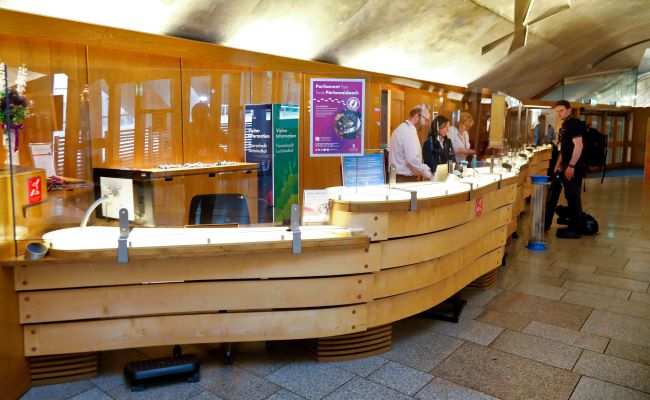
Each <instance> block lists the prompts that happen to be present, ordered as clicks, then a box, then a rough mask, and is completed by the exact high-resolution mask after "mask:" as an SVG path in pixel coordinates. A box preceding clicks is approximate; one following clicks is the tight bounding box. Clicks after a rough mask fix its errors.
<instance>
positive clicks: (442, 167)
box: [432, 164, 449, 182]
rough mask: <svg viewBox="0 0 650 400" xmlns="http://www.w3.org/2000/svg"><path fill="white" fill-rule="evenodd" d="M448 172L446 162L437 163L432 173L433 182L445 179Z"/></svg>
mask: <svg viewBox="0 0 650 400" xmlns="http://www.w3.org/2000/svg"><path fill="white" fill-rule="evenodd" d="M448 174H449V168H448V167H447V164H438V166H437V167H436V172H435V174H433V179H432V181H434V182H444V181H445V180H447V175H448Z"/></svg>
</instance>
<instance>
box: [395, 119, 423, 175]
mask: <svg viewBox="0 0 650 400" xmlns="http://www.w3.org/2000/svg"><path fill="white" fill-rule="evenodd" d="M388 151H389V153H388V162H389V163H390V164H395V166H396V167H397V173H398V174H399V175H408V176H424V177H425V178H426V179H431V170H430V169H429V167H428V166H427V165H426V164H423V163H422V146H421V145H420V139H418V132H417V130H416V129H415V126H414V125H413V123H411V121H408V120H407V121H404V122H402V123H401V124H400V125H399V126H398V127H397V128H395V130H394V131H393V134H392V135H391V137H390V145H389V146H388Z"/></svg>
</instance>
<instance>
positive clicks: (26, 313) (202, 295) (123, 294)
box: [19, 274, 373, 324]
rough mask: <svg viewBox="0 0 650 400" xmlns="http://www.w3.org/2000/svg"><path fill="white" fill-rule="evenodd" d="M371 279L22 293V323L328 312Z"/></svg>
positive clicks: (360, 296)
mask: <svg viewBox="0 0 650 400" xmlns="http://www.w3.org/2000/svg"><path fill="white" fill-rule="evenodd" d="M372 283H373V275H372V274H363V275H349V276H342V277H322V278H309V279H268V280H266V279H265V280H244V281H213V282H189V283H188V282H185V283H168V284H164V283H160V284H146V285H129V286H103V287H95V288H84V289H66V290H42V291H34V292H21V293H20V296H19V303H20V317H21V323H22V324H34V323H41V322H55V321H73V320H86V319H98V318H119V317H134V316H147V315H157V314H187V313H195V312H219V311H221V310H228V311H242V310H256V309H257V310H259V309H271V308H278V309H286V308H308V307H331V306H339V305H346V304H355V303H361V302H367V301H370V300H371V299H372V298H371V296H370V289H371V287H372Z"/></svg>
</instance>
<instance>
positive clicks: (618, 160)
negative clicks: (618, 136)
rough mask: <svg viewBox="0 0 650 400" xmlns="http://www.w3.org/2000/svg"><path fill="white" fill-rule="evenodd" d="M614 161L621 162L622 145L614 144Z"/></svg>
mask: <svg viewBox="0 0 650 400" xmlns="http://www.w3.org/2000/svg"><path fill="white" fill-rule="evenodd" d="M614 162H615V163H616V164H619V163H622V162H623V146H616V158H615V161H614Z"/></svg>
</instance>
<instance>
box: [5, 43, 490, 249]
mask: <svg viewBox="0 0 650 400" xmlns="http://www.w3.org/2000/svg"><path fill="white" fill-rule="evenodd" d="M25 49H30V51H29V52H28V51H25ZM0 57H1V59H2V60H3V61H4V63H5V64H6V66H7V68H6V70H7V73H6V78H7V82H8V88H9V92H11V90H16V92H17V93H18V92H19V96H18V97H16V99H14V100H16V101H19V102H22V103H20V104H22V107H23V108H22V109H20V110H18V111H19V112H18V113H15V114H14V115H19V117H20V118H19V119H17V120H16V119H14V120H11V121H9V120H7V121H5V122H6V123H4V124H3V128H4V129H3V141H2V145H1V151H0V166H2V167H1V170H0V180H1V182H0V190H1V191H2V193H0V194H1V197H2V200H1V201H0V213H1V214H2V215H1V216H2V218H1V220H2V226H1V227H0V236H1V240H0V245H1V247H0V257H12V256H15V255H21V254H23V253H24V248H25V245H26V244H27V243H29V242H34V241H40V240H42V238H43V235H44V234H45V233H47V232H51V231H55V230H59V229H64V228H78V227H80V226H81V225H82V224H85V225H86V226H88V227H110V228H117V227H118V223H119V217H120V210H121V209H122V208H124V209H126V210H127V211H128V221H129V222H128V223H129V227H130V228H131V229H133V228H138V229H139V228H148V227H157V228H182V227H187V226H192V227H195V226H201V227H208V226H212V227H220V228H229V227H235V226H242V227H244V226H257V227H260V226H261V227H273V226H279V225H288V224H289V222H290V219H291V205H292V204H298V203H300V202H301V201H302V194H303V191H304V190H305V189H325V188H327V187H334V186H342V185H343V184H344V177H345V171H343V173H342V158H341V157H340V156H335V157H312V156H310V133H311V129H312V128H311V126H310V118H311V114H312V112H313V110H311V100H312V98H311V97H312V95H311V92H310V89H311V88H310V80H311V79H312V78H325V79H346V80H354V79H357V80H362V82H363V83H362V85H363V87H364V91H365V104H363V105H362V107H363V108H362V111H363V114H362V115H363V121H362V124H363V125H362V126H363V137H362V140H363V142H362V144H363V149H364V150H363V153H362V154H363V155H365V156H372V157H374V159H373V160H374V161H376V163H377V166H378V170H377V172H378V173H379V171H380V172H381V173H383V175H382V176H381V177H380V178H378V179H379V180H378V182H381V185H384V183H385V182H387V172H386V163H385V158H386V157H385V152H384V149H385V147H386V145H387V144H388V141H389V140H390V133H392V130H389V131H387V130H386V129H383V127H384V125H386V126H392V125H394V126H397V125H399V124H400V123H402V122H403V121H404V120H405V119H407V118H408V111H409V110H410V109H411V108H413V107H414V106H416V105H420V106H422V105H424V107H426V108H427V109H429V110H430V111H431V113H432V115H434V116H435V115H441V116H445V117H446V118H447V119H449V120H450V122H451V124H453V125H454V126H455V127H456V128H459V127H460V126H461V122H462V120H463V117H464V115H465V114H467V115H470V116H471V117H472V120H473V124H470V125H469V126H465V128H464V129H467V130H468V137H469V140H470V142H471V148H472V149H477V146H479V145H483V144H484V142H485V143H487V136H486V135H487V131H488V124H487V119H488V116H489V112H487V110H488V109H489V104H487V105H486V104H484V103H483V102H482V101H481V94H480V93H468V94H457V93H452V92H448V91H443V90H438V89H435V90H432V89H431V86H427V90H424V89H419V88H413V87H407V86H400V85H397V84H394V83H391V82H389V81H388V80H387V79H386V78H385V77H382V78H380V79H381V80H380V81H377V80H374V78H373V77H372V76H371V75H370V74H364V73H354V74H343V73H332V72H326V73H325V72H324V73H314V72H311V73H309V74H307V73H302V72H296V71H266V70H255V69H251V68H249V67H240V66H236V65H230V64H224V63H220V62H216V61H206V60H194V59H185V58H178V57H173V56H165V55H153V54H145V53H134V52H127V51H121V50H115V49H106V48H98V47H93V46H88V47H86V46H83V45H73V44H70V45H68V44H61V43H49V42H42V41H36V40H33V41H32V40H28V39H16V38H10V39H7V40H4V39H3V40H2V45H1V46H0ZM23 66H24V68H23ZM378 79H379V78H378ZM19 88H20V90H18V89H19ZM389 92H390V93H391V94H392V97H391V99H392V101H391V102H389V103H386V101H385V100H386V99H383V98H382V96H383V94H384V93H389ZM4 97H6V96H4ZM10 100H11V99H10ZM322 100H323V101H326V100H327V99H322ZM330 100H331V99H330ZM391 105H392V106H394V107H393V108H391V110H390V111H388V110H386V109H385V108H386V107H391ZM397 106H399V107H397ZM359 113H360V114H361V112H359ZM350 115H352V114H350ZM346 118H347V117H346ZM337 121H338V120H337ZM338 122H340V121H338ZM348 122H350V121H348ZM352 122H353V121H352ZM340 124H341V127H337V126H336V125H335V124H334V125H333V127H336V129H339V128H340V130H341V132H343V136H345V135H350V133H349V132H348V133H346V132H347V131H345V129H348V128H349V127H348V128H346V127H345V126H344V125H345V121H343V122H340ZM353 125H354V124H353ZM353 128H354V129H357V127H356V126H354V127H353ZM332 129H334V128H332ZM382 132H383V136H382ZM428 133H429V129H428V127H425V128H423V129H422V130H421V131H420V132H419V136H420V140H421V142H423V141H424V140H425V139H426V137H427V136H428ZM343 136H341V137H343ZM483 136H485V137H483ZM372 157H371V158H372ZM470 158H471V157H470ZM360 160H361V158H358V159H356V160H354V159H352V160H350V162H352V164H354V165H356V167H354V173H353V175H354V177H355V179H356V180H355V183H354V184H352V185H350V187H359V185H361V182H362V180H363V179H366V180H367V181H368V180H370V178H372V176H370V175H372V174H366V176H365V178H360V177H359V167H358V166H359V161H360ZM343 164H344V163H343ZM352 164H350V165H352ZM366 172H367V171H366ZM373 174H374V172H373ZM365 184H367V182H366V183H364V185H365ZM199 236H200V235H199Z"/></svg>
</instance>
